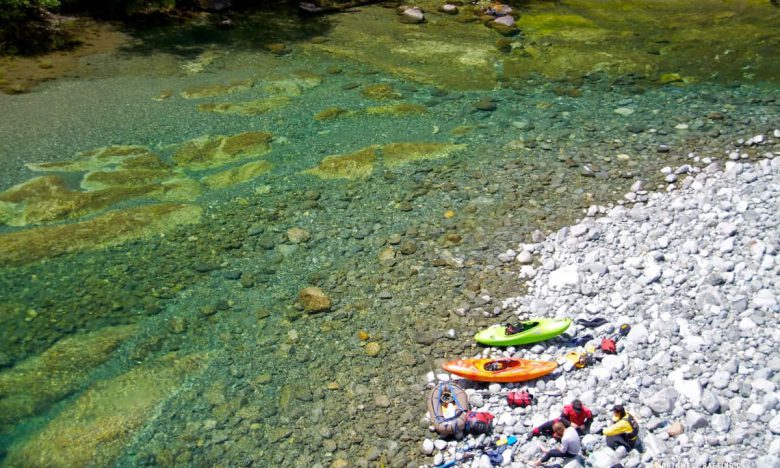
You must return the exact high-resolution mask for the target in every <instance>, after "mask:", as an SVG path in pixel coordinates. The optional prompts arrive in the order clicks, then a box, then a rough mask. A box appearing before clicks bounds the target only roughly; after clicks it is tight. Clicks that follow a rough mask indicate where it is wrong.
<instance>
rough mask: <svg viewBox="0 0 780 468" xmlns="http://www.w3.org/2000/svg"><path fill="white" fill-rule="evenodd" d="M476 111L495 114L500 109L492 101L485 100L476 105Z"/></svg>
mask: <svg viewBox="0 0 780 468" xmlns="http://www.w3.org/2000/svg"><path fill="white" fill-rule="evenodd" d="M474 109H476V110H478V111H483V112H493V111H494V110H496V109H498V106H496V103H495V102H493V101H492V100H491V99H488V98H484V99H480V100H479V101H477V102H475V103H474Z"/></svg>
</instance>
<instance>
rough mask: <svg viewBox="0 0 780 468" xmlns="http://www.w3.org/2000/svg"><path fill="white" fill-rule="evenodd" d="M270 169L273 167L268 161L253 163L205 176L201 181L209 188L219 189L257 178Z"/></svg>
mask: <svg viewBox="0 0 780 468" xmlns="http://www.w3.org/2000/svg"><path fill="white" fill-rule="evenodd" d="M271 167H273V165H272V164H271V163H270V162H268V161H254V162H250V163H246V164H244V165H242V166H239V167H234V168H232V169H227V170H225V171H222V172H217V173H216V174H211V175H208V176H205V177H203V178H202V179H201V181H202V182H203V183H205V184H206V185H208V186H209V187H210V188H213V189H220V188H225V187H230V186H231V185H235V184H240V183H242V182H247V181H249V180H252V179H254V178H255V177H259V176H261V175H263V174H265V173H266V172H268V171H270V170H271Z"/></svg>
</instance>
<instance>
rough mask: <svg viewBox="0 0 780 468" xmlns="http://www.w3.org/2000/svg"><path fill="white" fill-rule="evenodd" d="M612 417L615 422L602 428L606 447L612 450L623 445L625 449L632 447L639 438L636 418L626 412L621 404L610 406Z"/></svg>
mask: <svg viewBox="0 0 780 468" xmlns="http://www.w3.org/2000/svg"><path fill="white" fill-rule="evenodd" d="M612 419H613V420H614V421H615V424H613V425H611V426H609V427H608V428H606V429H604V435H605V436H606V437H607V441H606V442H607V447H609V448H611V449H613V450H614V449H617V448H618V447H620V446H623V447H625V448H626V450H631V449H633V448H634V447H635V446H636V444H637V440H638V439H639V424H638V423H637V422H636V419H634V417H633V416H632V415H630V414H629V413H627V412H626V410H625V408H623V405H615V406H613V407H612Z"/></svg>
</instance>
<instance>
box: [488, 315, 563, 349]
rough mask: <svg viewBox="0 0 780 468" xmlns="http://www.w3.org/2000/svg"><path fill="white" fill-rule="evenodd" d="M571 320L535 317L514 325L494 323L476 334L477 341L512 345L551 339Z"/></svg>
mask: <svg viewBox="0 0 780 468" xmlns="http://www.w3.org/2000/svg"><path fill="white" fill-rule="evenodd" d="M569 325H571V320H570V319H567V318H564V319H549V318H533V319H528V320H526V321H523V322H520V323H518V324H513V325H494V326H492V327H490V328H487V329H485V330H482V331H481V332H479V333H477V334H476V335H474V339H475V340H477V342H479V343H482V344H486V345H490V346H512V345H521V344H529V343H536V342H538V341H544V340H549V339H550V338H554V337H556V336H558V335H560V334H561V333H563V332H565V331H566V329H567V328H569Z"/></svg>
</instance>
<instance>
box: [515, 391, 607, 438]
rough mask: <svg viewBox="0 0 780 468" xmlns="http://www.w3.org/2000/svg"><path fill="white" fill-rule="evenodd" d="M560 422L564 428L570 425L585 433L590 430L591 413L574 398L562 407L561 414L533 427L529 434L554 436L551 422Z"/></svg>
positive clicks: (533, 435)
mask: <svg viewBox="0 0 780 468" xmlns="http://www.w3.org/2000/svg"><path fill="white" fill-rule="evenodd" d="M556 422H561V423H563V425H564V428H566V427H569V426H572V427H574V428H575V429H576V430H577V432H578V433H579V434H580V435H583V434H587V433H588V431H590V423H591V422H593V413H591V411H590V410H589V409H588V408H587V407H586V406H585V405H583V404H582V402H581V401H580V400H574V401H572V402H571V404H570V405H566V406H564V407H563V411H562V412H561V415H560V416H559V417H557V418H555V419H552V420H550V421H547V422H545V423H544V424H542V425H541V426H538V427H535V428H534V429H533V430H532V431H531V434H530V436H531V437H536V436H540V435H545V436H547V437H552V438H555V439H558V438H559V437H556V436H557V434H556V433H555V431H553V424H555V423H556Z"/></svg>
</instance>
